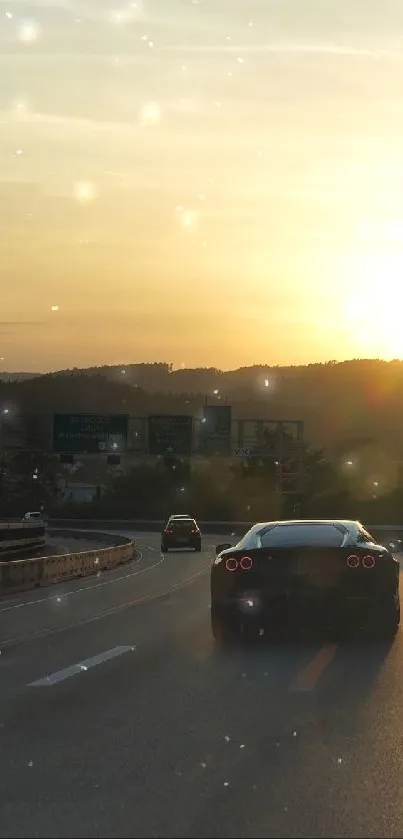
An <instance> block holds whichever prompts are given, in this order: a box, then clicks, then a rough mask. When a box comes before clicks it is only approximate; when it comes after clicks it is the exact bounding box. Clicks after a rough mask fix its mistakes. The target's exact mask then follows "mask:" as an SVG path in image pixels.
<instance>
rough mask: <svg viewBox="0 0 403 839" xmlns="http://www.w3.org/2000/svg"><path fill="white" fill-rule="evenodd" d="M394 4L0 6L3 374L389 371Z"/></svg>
mask: <svg viewBox="0 0 403 839" xmlns="http://www.w3.org/2000/svg"><path fill="white" fill-rule="evenodd" d="M402 33H403V3H402V2H401V0H383V3H382V4H381V3H379V0H137V2H124V0H122V2H121V3H120V4H119V3H116V4H114V3H113V0H111V2H109V0H25V2H19V0H6V2H3V0H0V301H1V317H0V369H6V370H10V371H11V370H20V371H21V370H27V371H41V370H49V369H52V370H55V369H61V368H66V367H73V366H77V367H81V366H87V365H92V364H119V363H129V362H139V361H167V362H171V363H173V365H174V366H175V367H179V366H185V367H194V366H205V367H210V366H216V367H219V368H221V369H230V368H235V367H238V366H244V365H250V364H267V365H271V364H305V363H309V362H313V361H326V360H330V359H340V360H341V359H345V358H352V357H381V358H396V357H403V330H402V329H401V322H402V314H401V311H402V304H403V291H401V289H403V96H402V91H403V34H402Z"/></svg>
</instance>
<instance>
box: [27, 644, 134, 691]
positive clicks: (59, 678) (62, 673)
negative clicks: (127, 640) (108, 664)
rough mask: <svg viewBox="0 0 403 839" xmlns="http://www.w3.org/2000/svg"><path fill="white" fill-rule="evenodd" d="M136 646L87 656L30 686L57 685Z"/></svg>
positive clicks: (31, 683) (115, 648)
mask: <svg viewBox="0 0 403 839" xmlns="http://www.w3.org/2000/svg"><path fill="white" fill-rule="evenodd" d="M135 649H136V647H127V646H126V647H113V649H112V650H106V652H104V653H99V655H94V656H93V657H92V658H87V659H86V660H85V661H79V663H78V664H73V665H72V666H71V667H66V668H65V669H64V670H57V671H56V672H55V673H50V675H49V676H45V677H44V678H43V679H37V680H36V681H35V682H30V683H29V685H28V687H29V688H42V687H51V686H52V685H57V684H58V683H59V682H64V681H65V680H66V679H70V678H71V677H72V676H77V675H78V673H85V672H86V671H87V670H90V669H91V668H92V667H97V666H98V664H103V663H104V662H105V661H111V659H112V658H117V656H119V655H123V654H124V653H128V652H134V650H135Z"/></svg>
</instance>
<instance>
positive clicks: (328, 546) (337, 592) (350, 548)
mask: <svg viewBox="0 0 403 839" xmlns="http://www.w3.org/2000/svg"><path fill="white" fill-rule="evenodd" d="M399 623H400V600H399V563H398V561H397V560H396V559H395V558H394V557H393V556H392V554H391V553H390V551H389V550H388V549H387V548H385V547H383V546H382V545H378V544H377V542H376V541H375V539H374V538H373V537H372V536H371V534H370V533H368V531H367V530H365V528H364V527H363V526H362V524H360V522H357V521H339V520H334V521H333V520H331V521H328V520H317V521H310V520H309V521H296V520H291V521H275V522H266V523H262V524H255V525H254V526H253V527H252V528H251V529H250V530H249V531H248V532H247V533H246V535H245V536H244V537H243V538H242V539H241V540H240V541H239V542H238V544H236V545H234V546H233V547H231V546H230V545H229V544H221V545H217V547H216V558H215V560H214V562H213V565H212V568H211V626H212V632H213V636H214V638H216V639H217V641H220V642H227V641H229V640H231V639H233V638H234V637H236V636H237V635H244V636H246V637H249V638H251V637H252V638H253V637H255V636H257V635H262V634H271V633H274V632H277V631H278V630H283V629H290V628H294V627H295V628H296V627H297V626H299V627H301V628H305V627H308V626H317V627H318V628H319V627H323V629H326V628H328V629H330V630H337V632H340V633H342V634H344V632H346V631H347V632H348V631H350V630H352V629H354V628H357V629H358V628H359V629H360V628H368V629H369V630H374V631H375V635H376V636H377V637H380V638H381V637H382V638H392V637H393V636H394V635H395V634H396V632H397V630H398V627H399Z"/></svg>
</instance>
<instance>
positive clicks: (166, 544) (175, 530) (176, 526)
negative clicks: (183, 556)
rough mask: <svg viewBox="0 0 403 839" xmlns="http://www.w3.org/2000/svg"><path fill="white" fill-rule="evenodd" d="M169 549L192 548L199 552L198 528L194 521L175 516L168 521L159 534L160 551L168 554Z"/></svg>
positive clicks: (199, 537) (199, 538) (199, 536)
mask: <svg viewBox="0 0 403 839" xmlns="http://www.w3.org/2000/svg"><path fill="white" fill-rule="evenodd" d="M170 548H194V550H195V551H198V552H200V551H201V533H200V528H199V527H198V525H197V523H196V521H195V520H194V519H191V518H190V517H189V518H185V517H183V518H179V517H178V518H176V517H175V516H172V518H170V519H168V521H167V523H166V525H165V527H164V530H163V531H162V533H161V551H162V553H168V551H169V550H170Z"/></svg>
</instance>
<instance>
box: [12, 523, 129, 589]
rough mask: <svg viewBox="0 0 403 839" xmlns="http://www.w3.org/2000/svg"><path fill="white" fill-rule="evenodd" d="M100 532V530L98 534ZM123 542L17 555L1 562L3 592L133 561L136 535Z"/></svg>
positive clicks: (82, 574) (107, 569) (95, 572)
mask: <svg viewBox="0 0 403 839" xmlns="http://www.w3.org/2000/svg"><path fill="white" fill-rule="evenodd" d="M98 535H99V534H98ZM121 539H122V540H124V541H122V544H120V545H114V546H112V547H111V546H108V547H106V548H99V549H98V550H93V549H92V550H90V551H80V552H77V553H71V554H60V555H57V556H42V557H33V558H32V559H15V560H11V561H10V562H2V563H0V595H2V594H3V595H4V594H9V593H12V592H17V591H26V590H27V589H33V588H37V587H38V586H47V585H51V584H53V583H59V582H63V581H65V580H72V579H76V578H77V577H88V576H90V575H91V574H97V573H99V572H101V571H109V570H111V569H113V568H117V566H118V565H123V564H124V563H126V562H130V560H131V559H133V556H134V554H135V551H136V543H135V541H134V540H133V539H126V538H125V537H121Z"/></svg>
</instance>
